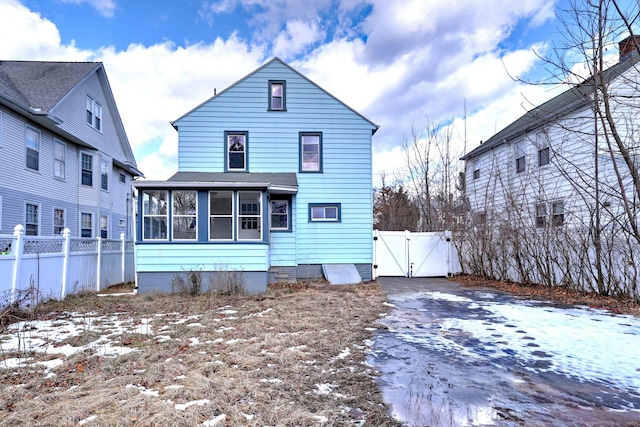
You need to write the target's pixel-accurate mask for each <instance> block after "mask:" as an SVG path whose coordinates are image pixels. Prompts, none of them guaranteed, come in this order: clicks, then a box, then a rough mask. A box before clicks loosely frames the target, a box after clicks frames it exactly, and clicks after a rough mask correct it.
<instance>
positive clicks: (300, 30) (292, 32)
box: [272, 20, 324, 60]
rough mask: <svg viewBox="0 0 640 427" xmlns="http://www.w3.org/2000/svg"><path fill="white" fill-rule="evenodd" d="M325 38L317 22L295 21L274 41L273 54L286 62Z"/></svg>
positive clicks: (288, 23) (290, 22)
mask: <svg viewBox="0 0 640 427" xmlns="http://www.w3.org/2000/svg"><path fill="white" fill-rule="evenodd" d="M322 38H324V33H323V32H322V31H320V28H319V26H318V22H317V21H315V20H314V21H302V20H293V21H289V22H287V24H286V29H285V30H284V31H282V32H280V34H278V36H277V37H276V39H275V40H274V41H273V48H272V51H273V54H274V55H275V56H278V57H280V58H282V59H284V60H287V59H288V58H291V57H295V56H296V55H297V54H299V53H300V52H302V51H303V50H304V49H305V48H306V47H308V46H310V45H313V44H314V43H316V42H317V41H319V40H321V39H322Z"/></svg>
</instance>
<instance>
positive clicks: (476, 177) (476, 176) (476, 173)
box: [473, 169, 480, 179]
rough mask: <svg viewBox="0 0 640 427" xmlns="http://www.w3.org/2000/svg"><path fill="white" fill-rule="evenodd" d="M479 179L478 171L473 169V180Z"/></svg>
mask: <svg viewBox="0 0 640 427" xmlns="http://www.w3.org/2000/svg"><path fill="white" fill-rule="evenodd" d="M478 178H480V169H474V170H473V179H478Z"/></svg>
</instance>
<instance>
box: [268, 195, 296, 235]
mask: <svg viewBox="0 0 640 427" xmlns="http://www.w3.org/2000/svg"><path fill="white" fill-rule="evenodd" d="M273 202H284V203H285V204H286V206H287V212H286V215H287V225H286V226H285V227H274V225H273V223H272V217H273V215H274V213H273V210H272V207H273V205H272V203H273ZM275 215H282V214H281V213H279V212H277V213H275ZM269 229H270V230H273V231H289V230H291V202H289V200H287V199H273V200H269Z"/></svg>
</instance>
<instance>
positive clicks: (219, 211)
mask: <svg viewBox="0 0 640 427" xmlns="http://www.w3.org/2000/svg"><path fill="white" fill-rule="evenodd" d="M232 239H233V191H211V192H209V240H232Z"/></svg>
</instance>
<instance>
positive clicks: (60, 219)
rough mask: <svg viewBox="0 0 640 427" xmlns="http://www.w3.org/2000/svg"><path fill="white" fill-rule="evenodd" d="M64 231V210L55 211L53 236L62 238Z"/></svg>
mask: <svg viewBox="0 0 640 427" xmlns="http://www.w3.org/2000/svg"><path fill="white" fill-rule="evenodd" d="M63 231H64V209H54V210H53V235H54V236H61V235H62V232H63Z"/></svg>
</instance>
